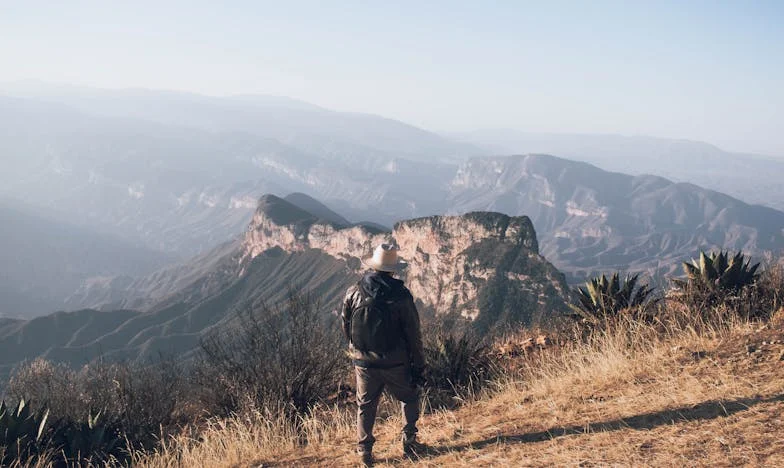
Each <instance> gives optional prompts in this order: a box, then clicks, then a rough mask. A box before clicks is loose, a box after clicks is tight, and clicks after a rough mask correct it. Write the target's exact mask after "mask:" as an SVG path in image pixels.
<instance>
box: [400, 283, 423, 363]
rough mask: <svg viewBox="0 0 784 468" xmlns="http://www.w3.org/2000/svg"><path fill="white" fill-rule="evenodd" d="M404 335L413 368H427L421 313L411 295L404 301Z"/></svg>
mask: <svg viewBox="0 0 784 468" xmlns="http://www.w3.org/2000/svg"><path fill="white" fill-rule="evenodd" d="M402 318H403V335H404V336H405V338H406V345H407V347H408V358H409V359H410V360H411V365H412V366H413V367H418V368H422V367H425V350H424V346H423V345H422V329H421V326H420V323H419V312H418V311H417V308H416V305H415V304H414V298H413V297H412V296H411V294H410V293H409V294H408V295H407V297H406V298H405V299H404V301H403V317H402Z"/></svg>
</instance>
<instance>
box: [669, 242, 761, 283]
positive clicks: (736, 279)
mask: <svg viewBox="0 0 784 468" xmlns="http://www.w3.org/2000/svg"><path fill="white" fill-rule="evenodd" d="M757 269H759V263H757V264H754V265H751V262H750V261H749V260H746V258H745V256H744V255H743V253H742V252H738V253H736V254H735V255H733V256H730V254H729V252H726V251H723V250H722V251H719V252H713V253H711V254H710V255H707V254H705V252H700V259H699V260H692V261H691V262H684V263H683V271H684V273H686V279H675V280H673V283H674V284H675V285H676V286H677V287H678V288H680V289H682V290H684V291H685V290H697V291H708V292H737V291H740V290H741V289H743V288H744V287H746V286H748V285H750V284H753V283H754V282H756V281H757V277H758V276H759V274H758V273H757Z"/></svg>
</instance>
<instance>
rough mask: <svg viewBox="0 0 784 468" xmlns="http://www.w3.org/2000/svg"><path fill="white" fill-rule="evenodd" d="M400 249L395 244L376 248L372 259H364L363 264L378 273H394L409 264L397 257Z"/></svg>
mask: <svg viewBox="0 0 784 468" xmlns="http://www.w3.org/2000/svg"><path fill="white" fill-rule="evenodd" d="M398 250H399V249H398V247H397V246H396V245H393V244H381V245H379V246H378V247H376V250H374V251H373V255H372V256H371V257H366V258H363V259H362V263H364V264H365V266H368V267H370V268H372V269H374V270H377V271H387V272H391V273H394V272H396V271H400V270H402V269H404V268H405V267H407V266H408V263H406V262H404V261H403V260H400V259H399V258H398V257H397V251H398Z"/></svg>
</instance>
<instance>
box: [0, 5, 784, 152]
mask: <svg viewBox="0 0 784 468" xmlns="http://www.w3.org/2000/svg"><path fill="white" fill-rule="evenodd" d="M545 4H546V5H545ZM29 78H32V79H40V80H45V81H51V82H60V83H73V84H84V85H91V86H99V87H112V88H114V87H145V88H157V89H173V90H186V91H193V92H198V93H204V94H213V95H228V94H239V93H263V94H275V95H285V96H291V97H294V98H299V99H303V100H305V101H309V102H312V103H315V104H319V105H322V106H325V107H329V108H333V109H338V110H349V111H360V112H371V113H377V114H381V115H384V116H388V117H393V118H397V119H400V120H403V121H406V122H409V123H413V124H416V125H419V126H422V127H424V128H427V129H431V130H435V131H461V130H470V129H477V128H492V127H503V128H514V129H519V130H526V131H534V132H540V131H544V132H581V133H621V134H645V135H654V136H662V137H674V138H689V139H695V140H704V141H708V142H711V143H715V144H718V145H720V146H722V147H724V148H727V149H732V150H740V151H756V152H764V153H770V154H779V155H784V1H772V2H754V1H751V2H741V1H732V2H730V1H727V2H723V1H712V2H702V1H683V2H661V1H656V2H654V1H651V2H633V1H632V2H600V1H593V2H578V1H571V2H523V1H517V2H484V1H482V2H480V1H476V2H456V1H455V2H436V1H431V2H404V1H394V2H388V1H384V2H381V1H357V2H338V1H322V2H296V1H280V2H262V1H245V2H240V1H220V2H219V1H209V2H200V1H195V0H191V1H182V2H179V1H164V0H159V1H142V0H134V1H125V2H112V1H100V2H99V1H78V0H69V1H54V0H53V1H49V2H40V1H35V0H23V1H10V0H0V81H11V80H18V79H29Z"/></svg>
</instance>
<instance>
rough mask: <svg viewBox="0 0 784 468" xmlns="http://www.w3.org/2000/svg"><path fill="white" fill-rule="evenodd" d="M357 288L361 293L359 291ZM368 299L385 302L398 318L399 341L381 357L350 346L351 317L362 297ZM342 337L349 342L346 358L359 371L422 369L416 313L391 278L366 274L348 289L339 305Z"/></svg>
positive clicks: (410, 300) (404, 290)
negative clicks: (348, 357) (393, 368)
mask: <svg viewBox="0 0 784 468" xmlns="http://www.w3.org/2000/svg"><path fill="white" fill-rule="evenodd" d="M360 288H361V290H360ZM368 296H372V297H373V298H375V299H377V300H379V299H380V300H388V301H390V302H391V304H390V305H389V307H390V308H394V309H393V310H394V311H395V312H397V316H398V317H400V321H401V328H402V330H403V340H401V343H400V345H399V346H397V347H396V348H395V349H393V350H391V351H388V352H385V353H383V354H381V353H374V352H363V351H360V350H358V349H356V348H355V347H354V346H353V345H352V344H351V337H350V334H351V332H350V321H351V315H352V314H353V312H354V308H356V307H357V306H358V305H359V304H360V303H361V302H362V299H363V298H364V297H368ZM341 315H342V318H343V333H344V334H345V335H346V339H347V340H348V341H349V356H350V357H351V359H352V360H353V361H354V363H355V364H357V365H360V366H363V367H395V366H399V365H401V364H410V365H411V366H412V367H415V368H422V367H424V366H425V353H424V349H423V347H422V331H421V329H420V324H419V313H418V312H417V309H416V305H414V297H413V296H412V295H411V292H410V291H409V290H408V288H406V287H405V285H404V284H403V282H402V281H400V280H399V279H395V278H393V277H392V276H391V275H388V274H385V273H380V272H377V271H370V272H368V273H366V274H365V276H363V277H362V280H361V281H360V282H359V283H358V284H355V285H354V286H352V287H350V288H349V289H348V292H347V293H346V300H345V301H344V302H343V312H342V314H341Z"/></svg>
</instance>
